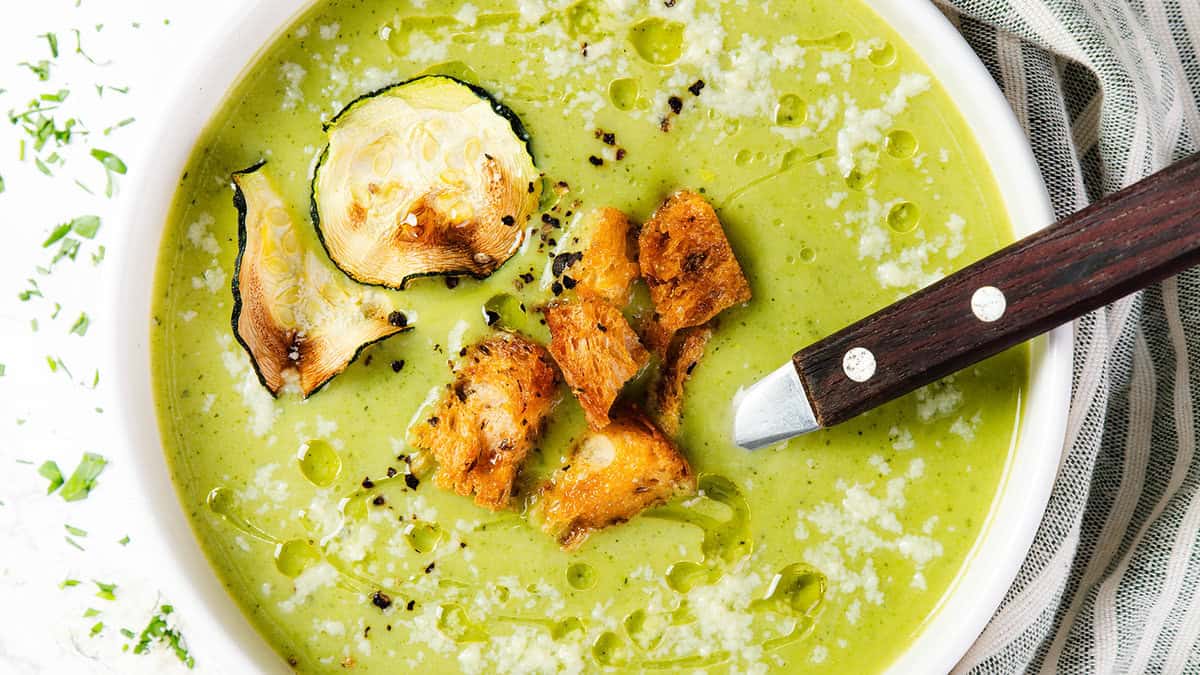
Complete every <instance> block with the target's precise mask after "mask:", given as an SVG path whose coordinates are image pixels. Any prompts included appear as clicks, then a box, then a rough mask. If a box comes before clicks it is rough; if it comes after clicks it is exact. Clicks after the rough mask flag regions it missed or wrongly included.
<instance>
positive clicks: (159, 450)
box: [110, 0, 1073, 674]
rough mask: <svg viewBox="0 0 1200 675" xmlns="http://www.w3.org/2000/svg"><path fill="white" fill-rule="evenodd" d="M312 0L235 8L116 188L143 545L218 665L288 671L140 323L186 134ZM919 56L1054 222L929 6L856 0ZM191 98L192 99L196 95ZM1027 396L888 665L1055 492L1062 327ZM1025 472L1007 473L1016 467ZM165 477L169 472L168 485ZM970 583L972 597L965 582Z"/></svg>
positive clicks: (972, 621) (942, 656) (988, 93)
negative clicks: (236, 576) (204, 523)
mask: <svg viewBox="0 0 1200 675" xmlns="http://www.w3.org/2000/svg"><path fill="white" fill-rule="evenodd" d="M316 1H317V0H287V1H281V0H271V1H266V0H260V1H259V2H251V3H245V4H243V5H241V6H240V7H239V8H238V9H236V10H235V11H234V12H233V13H232V15H231V16H230V17H228V19H227V21H226V22H225V23H226V24H227V25H228V26H230V27H236V28H235V29H230V30H226V31H223V32H221V33H220V34H219V35H216V36H214V37H212V38H211V39H210V40H209V41H208V42H207V44H205V48H203V49H199V50H197V51H196V52H195V54H193V56H192V59H191V63H190V65H188V66H187V67H185V68H183V69H182V70H180V71H179V72H178V73H177V75H176V77H175V78H174V79H173V81H172V82H170V83H165V84H164V86H165V88H167V89H169V90H172V91H169V92H168V94H167V95H166V96H165V97H164V100H166V101H168V102H169V103H168V104H167V105H166V106H165V107H164V108H163V110H164V111H166V114H160V115H158V116H157V118H156V121H155V122H154V123H152V130H151V133H150V134H148V138H149V139H150V142H149V143H147V144H145V145H144V150H143V151H142V153H141V154H142V157H140V158H139V159H141V160H142V163H140V164H139V166H153V167H157V170H156V171H155V172H154V173H147V174H145V175H143V177H142V180H141V181H139V182H138V183H136V184H134V185H133V186H131V189H129V190H128V191H127V193H126V194H125V195H123V196H122V202H123V203H122V205H121V207H120V211H121V212H122V213H123V215H124V222H126V223H127V227H126V228H125V230H124V232H123V235H122V241H121V242H120V245H119V246H115V247H114V249H115V250H114V255H113V258H114V259H115V260H114V263H115V264H116V265H117V266H118V270H119V272H118V275H119V280H118V283H116V284H115V286H114V288H113V299H114V301H115V304H114V307H116V308H117V311H118V313H119V320H118V321H117V322H116V337H117V341H116V345H117V347H116V349H114V350H113V353H112V354H110V358H111V363H110V365H111V367H113V368H116V369H117V370H114V371H112V372H118V373H122V376H121V377H120V379H119V381H118V383H117V391H116V394H117V396H118V400H120V401H121V402H122V405H120V406H119V415H118V424H119V427H120V429H121V437H122V438H124V439H127V440H128V441H129V444H130V446H131V452H132V454H133V455H134V456H135V457H136V458H137V459H138V461H137V462H136V467H135V471H136V472H137V478H138V479H139V481H140V484H141V485H142V486H143V490H142V491H141V493H140V494H139V495H135V496H132V497H133V498H135V499H140V501H141V506H142V508H146V509H147V512H149V513H154V514H156V515H155V517H153V518H152V519H151V520H153V522H154V528H155V529H156V532H154V534H156V535H157V536H156V537H154V538H153V540H148V541H145V542H144V544H143V552H144V554H145V555H146V556H147V557H148V558H149V559H152V560H157V561H162V562H163V563H164V564H162V565H161V566H160V570H159V578H158V579H156V581H157V582H158V583H159V585H160V586H161V587H162V588H163V590H164V592H165V593H167V595H168V597H170V598H171V599H172V600H173V602H174V603H175V604H176V605H178V606H182V607H187V610H188V611H187V614H186V616H182V615H181V616H182V620H183V621H184V622H185V628H186V633H187V635H188V639H189V641H190V643H191V645H192V647H193V650H194V652H195V653H197V654H201V655H203V661H204V663H205V665H206V666H212V667H213V669H214V672H264V673H290V672H292V671H291V670H290V669H289V668H288V667H287V666H286V664H285V662H284V660H283V659H282V658H280V657H279V655H278V654H277V653H276V652H275V651H274V650H273V649H272V648H271V647H270V646H269V645H268V644H267V642H266V640H264V639H263V638H262V637H261V636H260V634H259V633H258V631H257V629H255V628H254V627H253V626H252V625H251V624H250V622H249V620H248V619H247V618H246V616H245V615H244V614H243V613H242V611H241V609H240V608H239V606H238V605H237V603H236V601H235V600H234V599H233V597H232V596H231V595H230V594H229V593H228V592H227V591H226V589H225V588H224V587H223V585H222V582H221V581H220V578H219V577H218V576H217V575H216V574H215V573H214V570H213V568H212V567H211V566H210V564H209V562H208V558H207V557H206V555H205V553H204V552H203V550H202V549H201V547H200V545H199V542H198V540H197V538H196V537H195V535H194V534H193V531H192V526H191V523H190V521H189V520H188V518H187V516H186V513H185V509H184V506H183V503H182V502H181V501H180V500H179V498H178V495H177V493H176V490H175V487H174V484H173V481H171V480H170V478H169V477H170V471H169V468H168V465H167V462H166V456H165V453H164V451H163V446H162V441H161V436H160V431H159V425H158V419H157V414H156V404H155V399H154V391H153V385H152V379H151V365H152V364H151V355H150V348H149V342H150V334H151V330H150V329H151V321H152V301H153V296H154V284H153V282H151V283H147V281H146V280H147V279H151V280H153V279H155V278H156V270H157V267H158V254H159V250H160V246H161V241H162V235H163V233H164V231H165V226H164V224H165V223H166V221H167V219H168V217H169V213H170V209H171V207H172V204H173V202H174V197H175V192H176V188H177V185H178V181H177V177H178V176H180V175H181V174H182V172H183V170H184V167H185V166H186V163H187V161H188V159H189V157H190V156H191V154H192V152H193V149H194V146H195V143H196V141H197V139H198V138H199V137H200V135H201V133H202V132H203V131H204V129H205V128H206V127H207V125H208V124H209V122H210V121H211V119H212V117H213V115H214V114H215V113H216V112H217V111H218V110H219V109H220V107H221V105H222V104H223V103H224V100H225V96H226V94H227V92H228V91H230V89H231V88H232V87H233V86H235V85H236V83H238V82H239V81H240V80H241V79H242V77H243V76H244V75H245V74H246V73H248V72H250V71H251V70H252V69H253V67H254V65H255V64H256V63H257V61H258V58H259V56H260V55H261V54H262V53H263V51H264V50H266V49H267V48H269V47H270V46H271V44H272V43H273V42H274V41H275V38H276V37H278V36H279V35H280V34H282V33H283V32H284V31H286V30H287V28H288V27H289V26H290V25H291V24H292V23H293V21H294V20H295V19H297V18H299V16H301V15H302V14H303V13H305V12H307V11H308V9H309V8H310V7H311V6H312V5H313V4H315V2H316ZM865 2H866V4H867V5H868V6H870V7H872V8H873V9H874V10H875V11H876V12H877V13H878V14H879V16H881V17H882V19H883V20H884V21H885V22H887V23H888V24H890V25H891V26H892V28H893V29H894V30H895V31H896V32H897V33H899V34H900V35H901V36H902V37H903V39H904V40H906V41H907V42H908V44H909V45H911V46H912V48H913V49H914V50H915V51H916V52H917V53H918V55H919V56H920V57H921V58H922V59H923V60H924V62H925V64H926V66H927V67H928V69H929V71H930V72H931V73H932V74H933V76H934V77H935V78H936V79H937V80H938V81H939V82H940V83H941V84H942V86H943V87H944V88H945V89H946V91H947V93H948V95H949V96H950V98H951V99H952V100H953V101H954V103H955V105H956V106H957V108H958V110H959V112H960V113H961V114H962V116H963V117H964V118H965V119H966V121H967V124H968V126H969V127H970V128H971V130H972V133H973V134H974V136H975V139H976V142H977V143H978V145H979V147H980V149H981V151H982V152H983V155H984V157H985V158H986V160H987V161H988V163H989V164H990V166H991V168H992V173H993V176H994V177H995V180H996V182H997V183H998V185H999V188H1000V192H1001V196H1002V200H1003V203H1004V204H1005V207H1006V209H1007V211H1008V215H1009V218H1010V221H1011V222H1012V224H1013V227H1014V230H1015V232H1016V234H1017V236H1025V235H1028V234H1030V233H1032V232H1033V231H1036V230H1038V229H1041V228H1042V227H1045V226H1047V225H1049V224H1051V223H1053V222H1054V220H1055V218H1054V211H1053V208H1052V206H1051V203H1050V199H1049V196H1048V194H1047V192H1046V188H1045V185H1044V183H1043V182H1042V178H1041V174H1040V171H1039V169H1038V164H1037V162H1036V160H1035V158H1034V156H1033V152H1032V150H1031V148H1030V146H1029V143H1028V141H1027V139H1026V137H1025V135H1024V133H1023V131H1022V129H1021V127H1020V125H1019V123H1018V122H1017V119H1016V116H1015V115H1014V114H1013V112H1012V110H1011V109H1010V108H1009V105H1008V103H1007V101H1006V100H1005V98H1004V95H1003V94H1002V93H1001V92H1000V89H999V88H998V87H997V86H996V84H995V83H994V82H993V80H992V78H991V75H990V74H989V72H988V70H987V68H986V67H985V66H984V65H983V63H982V62H981V61H980V60H979V58H978V56H977V55H976V54H975V53H974V51H972V50H971V48H970V47H969V46H968V45H967V43H966V41H965V40H964V39H963V38H962V37H961V36H960V35H959V33H958V32H957V30H956V29H955V28H954V26H953V25H952V24H951V23H950V21H949V20H948V19H947V18H946V16H945V15H943V14H942V12H941V11H940V10H938V9H937V7H935V6H934V5H933V4H932V3H931V2H928V1H925V2H912V0H865ZM197 101H199V102H200V104H199V105H197ZM1031 344H1032V360H1031V367H1030V379H1029V383H1028V388H1027V390H1026V391H1027V395H1026V396H1024V399H1023V401H1021V405H1020V406H1019V407H1020V408H1021V423H1020V425H1019V426H1020V430H1019V432H1018V433H1017V434H1015V435H1014V437H1013V441H1012V446H1013V447H1012V448H1011V452H1010V453H1009V459H1008V463H1007V466H1006V467H1005V472H1004V478H1003V479H1002V483H1001V485H1000V487H999V489H998V492H997V495H996V496H995V497H994V499H993V502H992V506H991V509H990V512H989V514H988V518H987V523H986V525H985V526H984V530H983V531H982V533H981V535H980V537H979V538H978V540H977V541H976V543H975V545H974V547H973V549H972V550H971V553H970V554H969V556H968V559H967V561H966V562H965V563H964V565H963V567H962V568H961V569H960V571H959V573H958V575H957V576H956V578H955V580H954V581H953V582H952V584H951V587H950V588H949V589H948V590H947V591H946V593H945V594H944V595H943V596H942V598H941V600H940V601H939V604H938V606H937V608H936V609H935V611H934V612H933V614H932V615H931V616H930V617H929V618H927V619H926V621H925V622H924V623H923V624H922V625H921V626H920V627H919V628H918V629H917V631H916V632H917V634H916V636H915V638H914V639H913V640H912V642H910V643H909V645H908V646H907V647H906V648H905V650H904V651H903V652H902V653H901V654H900V656H898V657H897V659H896V660H895V661H894V662H893V663H892V664H891V665H890V666H889V667H888V669H887V672H889V673H897V674H899V673H919V672H930V673H939V672H941V673H944V672H948V671H949V670H951V669H952V668H953V667H954V665H955V663H957V662H958V660H959V659H961V658H962V656H963V655H964V654H965V653H966V652H967V650H968V649H969V648H970V646H971V644H972V643H973V642H974V641H975V639H976V638H977V637H978V635H979V634H980V633H981V632H982V631H983V629H984V627H985V626H986V625H987V622H988V620H990V618H991V616H992V614H993V612H994V611H995V609H996V608H997V607H998V606H999V605H1000V602H1001V600H1002V599H1003V597H1004V594H1005V593H1006V592H1007V590H1008V588H1009V586H1010V585H1011V583H1012V581H1013V580H1014V579H1015V578H1016V576H1017V573H1018V571H1019V569H1020V566H1021V564H1022V562H1023V561H1024V559H1025V555H1026V553H1027V552H1028V550H1029V548H1030V546H1031V544H1032V543H1033V539H1034V536H1035V534H1036V533H1037V530H1038V527H1039V525H1040V523H1041V520H1042V516H1043V514H1044V511H1045V507H1046V505H1047V503H1048V501H1049V498H1050V492H1051V489H1052V487H1053V483H1054V479H1055V477H1056V475H1057V470H1058V465H1059V461H1060V457H1061V453H1062V450H1063V441H1064V438H1065V434H1066V424H1067V413H1068V409H1069V405H1070V393H1071V378H1072V359H1073V332H1072V327H1071V326H1070V325H1067V326H1063V327H1061V328H1058V329H1056V330H1054V331H1052V332H1051V333H1049V334H1047V335H1045V336H1042V337H1040V338H1037V339H1036V340H1034V341H1033V342H1032V343H1031ZM1018 476H1019V477H1020V479H1019V480H1018V479H1016V478H1017V477H1018ZM164 478H166V480H164ZM968 591H969V592H968Z"/></svg>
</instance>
